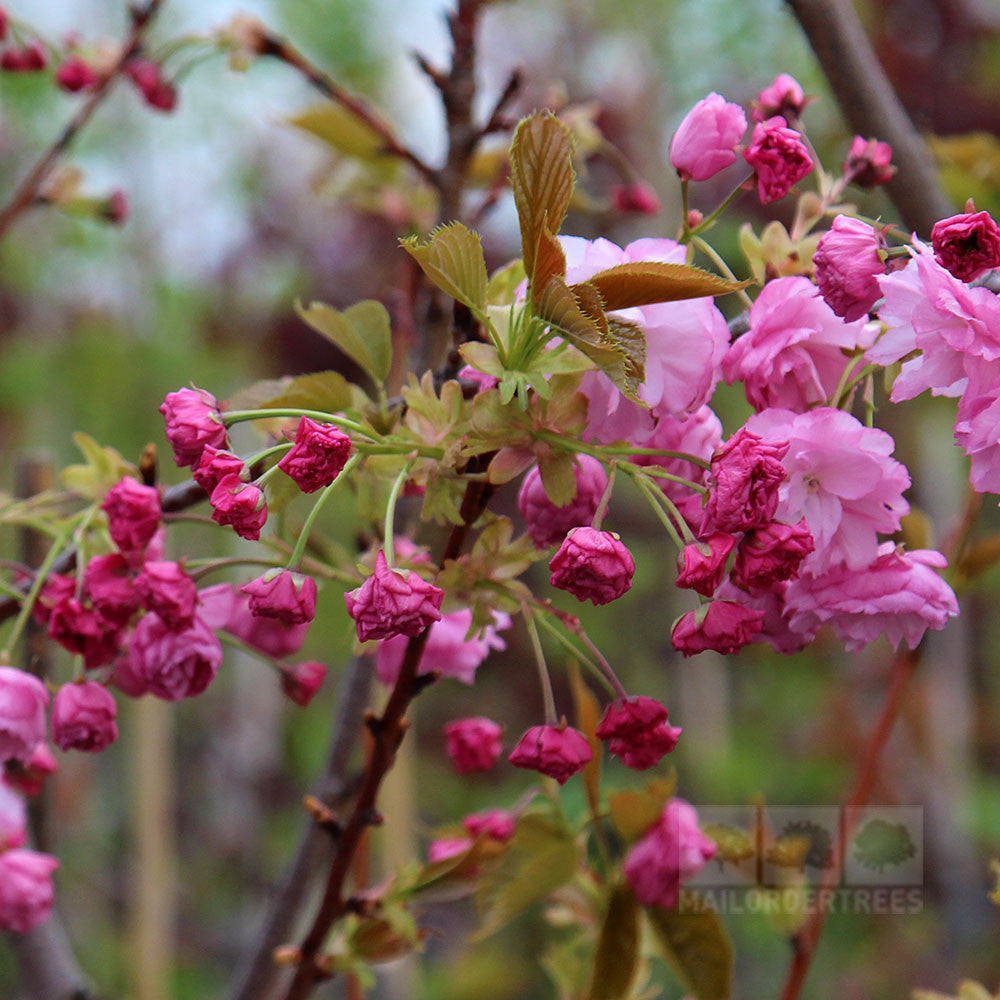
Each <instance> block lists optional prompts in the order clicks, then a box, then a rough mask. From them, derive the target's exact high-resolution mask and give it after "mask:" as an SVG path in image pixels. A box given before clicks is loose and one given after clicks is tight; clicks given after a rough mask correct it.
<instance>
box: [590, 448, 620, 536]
mask: <svg viewBox="0 0 1000 1000" xmlns="http://www.w3.org/2000/svg"><path fill="white" fill-rule="evenodd" d="M617 471H618V466H617V464H616V463H615V462H612V463H611V465H610V467H609V470H608V485H607V486H605V487H604V493H603V495H602V496H601V502H600V503H599V504H598V505H597V510H595V511H594V517H593V519H592V520H591V522H590V526H591V527H592V528H593V529H594V530H595V531H600V530H601V524H602V523H603V522H604V515H605V514H607V512H608V504H609V503H611V494H612V492H613V491H614V488H615V473H616V472H617Z"/></svg>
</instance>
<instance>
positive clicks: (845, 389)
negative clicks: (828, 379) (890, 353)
mask: <svg viewBox="0 0 1000 1000" xmlns="http://www.w3.org/2000/svg"><path fill="white" fill-rule="evenodd" d="M856 360H857V359H855V361H856ZM852 367H853V364H849V365H848V366H847V367H846V368H845V369H844V374H845V375H846V374H847V372H848V371H850V369H851V368H852ZM877 370H878V365H865V366H864V367H863V368H862V369H861V371H859V372H858V374H857V375H855V376H854V378H852V379H851V380H850V381H848V382H845V383H844V384H843V385H841V386H839V387H838V391H837V392H835V393H834V394H833V400H834V402H832V403H831V404H830V405H831V406H834V407H838V406H840V404H841V402H846V401H847V397H848V396H850V394H851V393H852V392H853V391H854V389H855V388H856V387H857V386H858V385H860V384H861V383H862V382H863V381H864V380H865V379H866V378H870V377H871V376H872V374H873V373H874V372H876V371H877ZM843 378H844V376H843V375H841V380H842V381H843Z"/></svg>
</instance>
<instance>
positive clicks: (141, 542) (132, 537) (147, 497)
mask: <svg viewBox="0 0 1000 1000" xmlns="http://www.w3.org/2000/svg"><path fill="white" fill-rule="evenodd" d="M101 510H103V511H104V512H105V513H106V514H107V515H108V531H109V532H110V533H111V540H112V541H113V542H114V543H115V545H117V546H118V548H120V549H121V550H122V552H126V553H131V552H141V551H142V550H143V549H144V548H145V547H146V546H147V545H148V544H149V540H150V539H151V538H152V537H153V535H155V534H156V529H157V528H158V527H159V526H160V517H161V516H162V513H163V512H162V509H161V507H160V494H159V493H157V491H156V490H155V488H154V487H152V486H143V485H142V483H138V482H136V481H135V480H134V479H133V478H132V477H131V476H125V478H124V479H122V480H121V481H120V482H118V483H116V484H115V485H114V486H112V487H111V489H110V490H108V495H107V496H106V497H105V498H104V502H103V503H102V504H101Z"/></svg>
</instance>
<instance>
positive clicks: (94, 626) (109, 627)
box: [49, 597, 122, 670]
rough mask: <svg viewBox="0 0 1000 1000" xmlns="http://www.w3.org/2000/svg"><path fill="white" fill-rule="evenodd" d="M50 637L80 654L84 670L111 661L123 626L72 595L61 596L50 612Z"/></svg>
mask: <svg viewBox="0 0 1000 1000" xmlns="http://www.w3.org/2000/svg"><path fill="white" fill-rule="evenodd" d="M49 637H50V638H52V639H54V640H55V641H56V642H58V643H59V645H60V646H62V647H63V648H64V649H68V650H69V651H70V652H71V653H78V654H80V655H81V656H82V657H83V665H84V667H85V668H86V669H87V670H94V669H96V668H97V667H103V666H104V665H105V664H106V663H110V662H111V661H112V660H113V659H114V657H115V655H116V654H117V653H118V650H119V648H120V646H121V639H122V628H121V626H120V625H117V624H116V623H115V622H113V621H109V620H107V619H106V618H104V617H102V616H101V614H100V613H99V612H98V611H97V610H95V609H94V608H92V607H88V606H86V605H84V604H82V603H81V602H80V601H79V600H77V599H76V598H75V597H64V598H63V599H62V600H61V601H60V602H59V603H58V604H56V605H55V607H53V609H52V614H51V615H50V616H49Z"/></svg>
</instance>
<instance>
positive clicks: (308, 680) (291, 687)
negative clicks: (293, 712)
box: [281, 660, 326, 708]
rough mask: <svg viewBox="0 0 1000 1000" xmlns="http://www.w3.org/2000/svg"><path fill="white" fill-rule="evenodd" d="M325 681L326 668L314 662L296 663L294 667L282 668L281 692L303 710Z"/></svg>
mask: <svg viewBox="0 0 1000 1000" xmlns="http://www.w3.org/2000/svg"><path fill="white" fill-rule="evenodd" d="M324 680H326V666H325V665H324V664H322V663H318V662H317V661H316V660H307V661H306V662H305V663H296V664H295V666H294V667H282V669H281V690H282V691H284V692H285V694H286V695H287V696H288V697H289V698H291V700H292V701H294V702H295V704H296V705H301V706H302V707H303V708H305V707H306V705H308V704H309V702H311V701H312V700H313V698H315V697H316V692H317V691H319V689H320V688H321V687H322V686H323V681H324Z"/></svg>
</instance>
